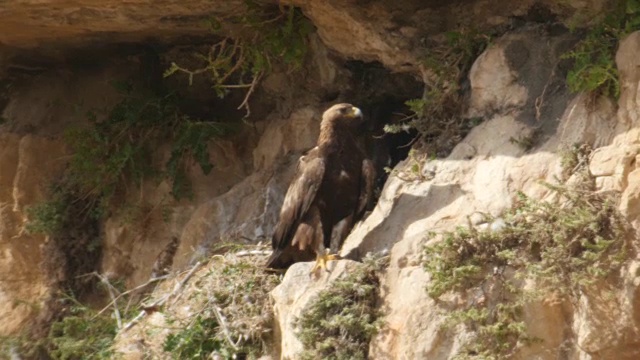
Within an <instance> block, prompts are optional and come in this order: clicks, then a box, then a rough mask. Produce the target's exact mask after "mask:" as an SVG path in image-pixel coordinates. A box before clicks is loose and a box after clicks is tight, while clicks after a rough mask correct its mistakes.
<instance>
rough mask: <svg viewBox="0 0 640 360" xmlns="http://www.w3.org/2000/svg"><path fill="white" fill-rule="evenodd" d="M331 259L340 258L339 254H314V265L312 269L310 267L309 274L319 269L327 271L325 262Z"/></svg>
mask: <svg viewBox="0 0 640 360" xmlns="http://www.w3.org/2000/svg"><path fill="white" fill-rule="evenodd" d="M331 260H340V256H338V255H336V254H325V255H318V256H316V264H315V265H314V267H313V269H311V274H314V273H316V271H318V270H319V269H322V270H325V271H329V270H327V262H329V261H331Z"/></svg>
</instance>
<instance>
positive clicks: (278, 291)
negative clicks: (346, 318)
mask: <svg viewBox="0 0 640 360" xmlns="http://www.w3.org/2000/svg"><path fill="white" fill-rule="evenodd" d="M313 266H314V263H313V262H305V263H297V264H293V265H292V266H291V267H290V268H289V270H287V273H286V274H285V276H284V278H283V279H282V283H281V284H280V285H278V286H277V287H276V288H275V289H273V291H271V297H272V298H273V302H274V312H275V326H276V328H275V344H276V347H277V348H279V353H280V359H291V360H293V359H297V354H298V353H300V352H301V351H302V350H303V348H302V343H300V340H298V338H297V337H296V333H297V330H296V326H295V322H296V319H297V318H298V317H299V316H300V315H301V314H302V312H303V311H304V309H305V306H307V305H308V304H309V303H310V301H312V300H313V299H314V297H315V296H316V295H317V294H318V293H319V292H320V291H321V290H323V289H326V288H329V287H331V283H332V282H333V281H335V280H336V279H338V278H340V277H341V276H343V275H344V274H345V273H348V272H349V271H351V270H352V269H354V268H355V267H356V266H361V265H360V264H358V263H356V262H354V261H350V260H338V261H331V262H330V263H329V265H328V266H327V270H328V271H327V272H321V273H320V274H319V276H318V277H315V276H312V275H310V271H311V269H312V268H313Z"/></svg>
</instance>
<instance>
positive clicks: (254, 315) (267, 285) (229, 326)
mask: <svg viewBox="0 0 640 360" xmlns="http://www.w3.org/2000/svg"><path fill="white" fill-rule="evenodd" d="M235 248H236V249H237V246H236V247H235ZM264 260H265V259H264V257H255V256H243V257H240V256H236V252H235V251H234V252H230V253H227V254H226V255H224V256H216V257H214V258H213V259H212V260H211V262H210V265H209V271H208V272H207V273H206V274H204V275H203V276H202V277H200V278H199V279H198V280H197V282H195V284H194V286H196V287H197V289H198V291H197V292H196V293H194V294H193V296H192V297H191V299H190V300H189V301H193V303H191V304H192V306H195V307H201V308H202V310H201V311H199V312H196V313H195V314H194V315H193V316H191V317H188V318H186V319H174V318H171V317H170V318H169V320H170V322H171V324H172V325H173V327H178V328H181V329H180V330H178V331H175V332H173V333H171V334H170V335H169V336H167V338H166V339H165V342H164V346H163V349H164V351H165V352H166V353H168V354H169V355H170V356H171V357H172V358H174V359H208V358H210V356H212V355H218V356H222V358H225V359H234V358H241V359H257V358H259V357H260V356H262V355H264V354H267V353H268V352H269V351H270V348H269V346H268V345H267V344H268V343H269V342H270V341H271V337H272V324H273V321H274V320H273V306H272V304H271V301H270V298H269V292H270V291H271V290H273V288H275V287H276V285H278V284H279V282H280V278H279V276H278V275H277V274H271V273H266V272H265V271H264V268H262V267H261V266H260V265H259V264H262V263H264Z"/></svg>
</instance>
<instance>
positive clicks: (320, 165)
mask: <svg viewBox="0 0 640 360" xmlns="http://www.w3.org/2000/svg"><path fill="white" fill-rule="evenodd" d="M324 170H325V161H324V159H323V158H321V157H317V156H303V157H301V158H300V162H299V163H298V171H297V172H296V175H295V177H294V180H293V181H292V182H291V185H289V189H288V190H287V194H286V195H285V197H284V203H283V205H282V210H280V219H279V220H278V224H277V225H276V230H275V232H274V234H273V238H272V239H271V245H272V246H273V249H274V250H275V249H284V248H286V247H287V246H288V245H289V244H291V240H292V237H293V235H294V234H295V231H296V228H297V225H298V224H299V223H300V221H301V220H302V219H303V217H304V216H305V214H306V213H307V211H309V207H310V206H311V203H312V202H313V200H314V199H315V197H316V194H317V193H318V189H319V188H320V184H322V178H323V176H324Z"/></svg>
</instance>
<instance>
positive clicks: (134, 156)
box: [65, 85, 229, 204]
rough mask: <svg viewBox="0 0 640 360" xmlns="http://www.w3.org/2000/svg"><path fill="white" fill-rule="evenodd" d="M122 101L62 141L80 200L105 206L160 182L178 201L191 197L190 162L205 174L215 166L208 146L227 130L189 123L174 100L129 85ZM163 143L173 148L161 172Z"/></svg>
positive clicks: (207, 124) (223, 127) (214, 126)
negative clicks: (132, 189) (123, 193)
mask: <svg viewBox="0 0 640 360" xmlns="http://www.w3.org/2000/svg"><path fill="white" fill-rule="evenodd" d="M122 96H123V98H122V100H121V101H120V102H119V103H118V104H116V105H115V106H114V107H113V108H112V109H110V111H109V112H108V114H106V116H105V117H99V116H98V115H97V114H95V113H89V114H88V118H89V121H90V125H91V126H90V127H88V128H75V129H71V130H69V131H67V133H66V136H65V138H66V141H67V143H68V144H69V146H70V148H71V150H72V151H73V156H72V158H71V162H70V165H69V171H68V176H67V181H68V182H69V183H70V185H71V186H76V187H77V188H78V189H79V190H80V192H81V194H83V196H93V197H95V198H98V199H101V200H102V202H103V203H104V204H107V203H108V202H109V201H110V200H111V199H112V197H113V196H114V195H115V194H116V193H117V191H120V190H123V189H125V187H126V184H128V183H131V182H133V183H134V184H138V185H140V184H141V183H142V182H143V181H144V180H145V179H150V178H153V177H158V176H162V177H165V178H167V179H168V180H169V181H171V183H172V186H173V188H172V194H173V195H174V197H176V198H177V199H179V198H183V197H190V196H191V195H192V193H191V188H190V184H189V182H188V180H187V177H186V174H185V169H186V166H187V165H188V164H189V160H190V159H193V160H195V161H196V162H197V163H198V164H199V165H200V168H201V169H202V171H203V172H204V173H205V174H206V173H209V172H210V171H211V169H212V167H213V165H212V164H211V163H210V161H209V154H208V151H207V145H208V143H209V142H210V140H212V139H214V138H216V137H220V136H223V135H225V134H226V133H227V132H228V130H229V129H228V127H225V126H223V125H222V124H219V123H214V122H201V121H195V120H193V119H190V118H189V117H187V116H185V115H183V114H182V113H181V112H180V111H179V109H178V108H177V106H176V104H175V100H176V99H175V97H174V96H172V95H168V96H164V97H153V96H152V97H148V96H141V95H137V94H135V93H134V91H133V88H132V87H131V86H130V85H127V86H125V87H124V89H123V90H122ZM163 143H170V144H171V157H170V159H169V160H168V161H167V163H166V164H164V166H163V167H160V166H154V161H156V160H155V159H154V157H153V155H154V154H155V153H154V151H155V150H156V149H157V148H158V146H159V145H160V144H163ZM156 162H157V161H156Z"/></svg>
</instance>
